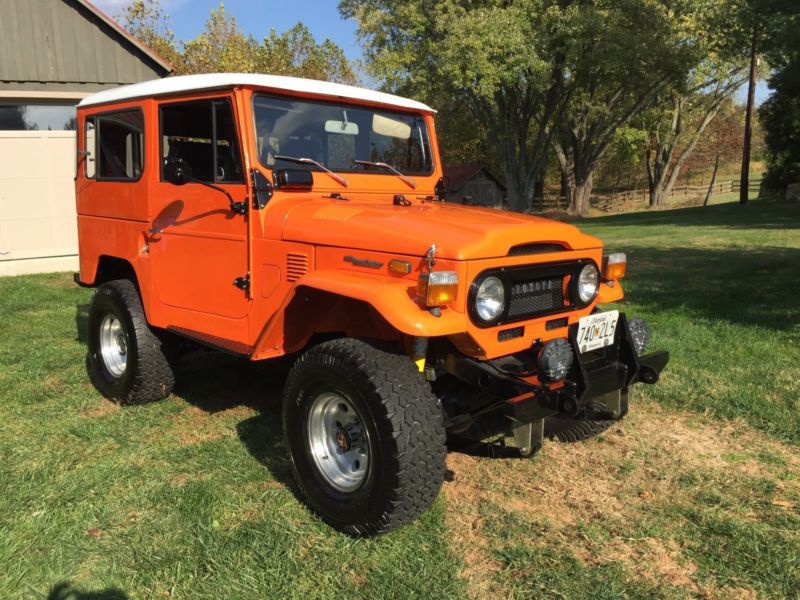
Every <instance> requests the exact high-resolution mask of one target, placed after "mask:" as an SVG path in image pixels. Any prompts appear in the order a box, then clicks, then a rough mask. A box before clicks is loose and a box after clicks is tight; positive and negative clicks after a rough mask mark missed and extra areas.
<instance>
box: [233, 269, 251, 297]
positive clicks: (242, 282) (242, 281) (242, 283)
mask: <svg viewBox="0 0 800 600" xmlns="http://www.w3.org/2000/svg"><path fill="white" fill-rule="evenodd" d="M233 285H235V286H236V287H237V288H239V289H240V290H244V291H246V292H249V291H250V273H248V274H247V275H245V276H244V277H237V278H236V279H234V280H233Z"/></svg>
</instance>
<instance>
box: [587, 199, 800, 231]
mask: <svg viewBox="0 0 800 600" xmlns="http://www.w3.org/2000/svg"><path fill="white" fill-rule="evenodd" d="M583 223H591V224H593V225H594V224H596V225H614V226H617V225H618V226H632V227H643V226H662V227H663V226H676V225H678V226H680V225H684V226H701V227H720V228H723V229H766V230H770V229H800V204H798V203H791V202H776V201H773V200H763V199H760V200H754V201H751V202H750V203H749V204H746V205H741V204H739V203H738V202H728V203H725V204H714V205H711V206H705V207H702V206H695V207H690V208H676V209H671V210H651V211H642V212H634V213H625V214H620V215H608V216H603V217H594V218H592V219H588V220H581V221H578V222H577V223H576V225H578V226H580V225H581V224H583Z"/></svg>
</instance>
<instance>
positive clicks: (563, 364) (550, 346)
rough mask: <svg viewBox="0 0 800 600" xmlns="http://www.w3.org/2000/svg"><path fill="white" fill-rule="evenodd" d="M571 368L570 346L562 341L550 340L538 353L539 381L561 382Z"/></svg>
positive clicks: (565, 341)
mask: <svg viewBox="0 0 800 600" xmlns="http://www.w3.org/2000/svg"><path fill="white" fill-rule="evenodd" d="M570 367H572V346H570V345H569V342H567V340H564V339H561V338H559V339H555V340H550V341H549V342H547V343H546V344H545V345H544V348H542V351H541V352H540V353H539V379H541V380H542V381H561V380H562V379H564V377H566V376H567V373H569V369H570Z"/></svg>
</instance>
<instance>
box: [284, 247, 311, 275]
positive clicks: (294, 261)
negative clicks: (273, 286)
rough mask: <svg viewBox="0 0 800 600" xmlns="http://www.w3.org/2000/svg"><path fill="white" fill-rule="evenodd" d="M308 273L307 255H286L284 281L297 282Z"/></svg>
mask: <svg viewBox="0 0 800 600" xmlns="http://www.w3.org/2000/svg"><path fill="white" fill-rule="evenodd" d="M306 273H308V254H303V253H301V252H288V253H287V254H286V280H287V281H297V280H298V279H300V278H301V277H302V276H303V275H305V274H306Z"/></svg>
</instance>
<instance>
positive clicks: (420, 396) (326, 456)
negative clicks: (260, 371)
mask: <svg viewBox="0 0 800 600" xmlns="http://www.w3.org/2000/svg"><path fill="white" fill-rule="evenodd" d="M283 424H284V430H285V434H286V439H287V443H288V446H289V450H290V452H291V457H292V464H293V467H294V474H295V477H296V479H297V484H298V487H299V489H300V492H301V494H302V496H303V497H304V499H305V501H306V502H307V503H308V505H309V506H310V507H311V508H312V509H313V510H314V511H316V512H317V513H318V514H319V515H320V516H321V517H322V518H323V519H324V520H325V521H326V522H328V523H329V524H330V525H332V526H333V527H335V528H336V529H338V530H340V531H343V532H345V533H347V534H349V535H357V536H371V535H376V534H380V533H385V532H388V531H391V530H393V529H397V528H398V527H401V526H402V525H404V524H406V523H408V522H410V521H412V520H414V519H416V518H417V517H418V516H419V515H421V514H422V513H423V512H424V511H425V510H427V508H428V507H429V506H430V505H431V503H432V502H433V501H434V500H435V499H436V496H437V494H438V492H439V489H440V487H441V485H442V480H443V478H444V459H445V452H446V450H445V445H444V442H445V432H444V425H443V422H442V413H441V410H440V408H439V406H438V402H437V400H436V398H435V397H434V396H433V394H432V393H431V391H430V388H429V387H428V384H427V382H425V380H424V379H423V378H422V376H421V375H420V373H419V372H418V371H417V369H416V367H415V366H414V364H413V363H412V362H411V361H410V360H409V359H408V357H405V356H399V355H396V354H391V353H389V352H384V351H382V350H379V349H377V348H375V347H373V346H371V345H369V344H368V343H366V342H363V341H360V340H355V339H339V340H333V341H329V342H325V343H322V344H320V345H318V346H315V347H313V348H311V349H310V350H308V351H307V352H306V353H305V354H303V356H301V357H300V359H299V360H298V361H297V362H296V363H295V365H294V367H293V368H292V370H291V372H290V374H289V377H288V379H287V382H286V388H285V391H284V400H283Z"/></svg>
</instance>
